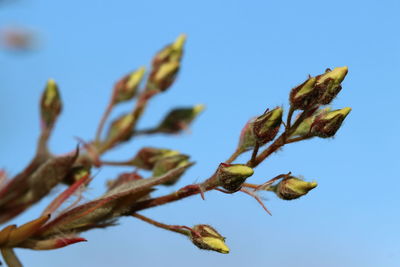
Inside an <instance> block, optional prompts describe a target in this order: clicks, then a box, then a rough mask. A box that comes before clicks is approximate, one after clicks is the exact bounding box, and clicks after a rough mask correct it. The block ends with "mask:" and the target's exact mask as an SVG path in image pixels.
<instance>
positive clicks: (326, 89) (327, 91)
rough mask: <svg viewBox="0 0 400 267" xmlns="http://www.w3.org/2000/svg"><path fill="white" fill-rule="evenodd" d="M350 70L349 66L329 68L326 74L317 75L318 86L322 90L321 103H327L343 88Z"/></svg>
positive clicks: (319, 101)
mask: <svg viewBox="0 0 400 267" xmlns="http://www.w3.org/2000/svg"><path fill="white" fill-rule="evenodd" d="M347 72H348V68H347V66H345V67H338V68H334V69H333V70H329V69H328V70H327V72H326V73H325V74H322V75H319V76H318V77H317V82H316V84H315V86H316V88H318V89H319V90H321V96H320V99H319V100H318V103H319V104H322V105H327V104H329V103H331V102H332V100H333V99H334V98H335V97H336V96H337V94H338V93H339V92H340V90H341V89H342V86H341V83H342V81H343V80H344V78H345V77H346V75H347Z"/></svg>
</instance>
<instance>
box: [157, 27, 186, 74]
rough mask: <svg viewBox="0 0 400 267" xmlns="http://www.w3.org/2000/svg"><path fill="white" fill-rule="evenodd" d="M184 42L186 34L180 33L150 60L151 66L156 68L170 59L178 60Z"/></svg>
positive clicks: (180, 56) (181, 53)
mask: <svg viewBox="0 0 400 267" xmlns="http://www.w3.org/2000/svg"><path fill="white" fill-rule="evenodd" d="M185 42H186V35H185V34H181V35H179V36H178V38H177V39H176V40H175V42H174V43H172V44H169V45H167V46H166V47H164V48H163V49H162V50H161V51H159V52H158V53H157V54H156V55H155V57H154V59H153V62H152V65H153V68H158V67H159V66H160V65H162V64H163V63H166V62H170V61H180V60H181V58H182V55H183V48H184V45H185Z"/></svg>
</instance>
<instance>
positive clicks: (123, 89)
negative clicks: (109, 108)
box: [113, 67, 145, 104]
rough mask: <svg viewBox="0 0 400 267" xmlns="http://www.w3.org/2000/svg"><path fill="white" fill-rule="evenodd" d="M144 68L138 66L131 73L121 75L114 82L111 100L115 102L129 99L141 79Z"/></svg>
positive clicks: (134, 93) (134, 92)
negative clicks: (120, 77) (119, 78)
mask: <svg viewBox="0 0 400 267" xmlns="http://www.w3.org/2000/svg"><path fill="white" fill-rule="evenodd" d="M144 73H145V68H144V67H140V68H139V69H137V70H135V71H133V72H132V73H130V74H128V75H126V76H125V77H123V78H122V79H121V80H120V81H118V82H117V83H116V84H115V87H114V96H113V98H114V99H113V102H114V103H115V104H117V103H120V102H124V101H129V100H131V99H132V98H133V97H134V96H135V95H136V92H137V89H138V87H139V85H140V83H141V81H142V79H143V76H144Z"/></svg>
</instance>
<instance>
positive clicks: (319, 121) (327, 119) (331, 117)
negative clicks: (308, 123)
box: [311, 107, 351, 138]
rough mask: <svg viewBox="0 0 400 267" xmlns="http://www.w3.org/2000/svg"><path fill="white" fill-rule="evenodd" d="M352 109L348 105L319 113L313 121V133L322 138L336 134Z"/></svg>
mask: <svg viewBox="0 0 400 267" xmlns="http://www.w3.org/2000/svg"><path fill="white" fill-rule="evenodd" d="M350 111H351V108H349V107H347V108H343V109H338V110H334V111H330V112H327V113H323V114H321V115H319V116H318V117H316V118H315V120H314V122H313V125H312V128H311V133H312V134H313V135H315V136H319V137H322V138H328V137H332V136H334V135H335V134H336V132H337V131H338V130H339V128H340V126H341V125H342V123H343V121H344V119H345V118H346V116H347V115H348V114H349V113H350Z"/></svg>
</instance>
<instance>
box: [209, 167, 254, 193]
mask: <svg viewBox="0 0 400 267" xmlns="http://www.w3.org/2000/svg"><path fill="white" fill-rule="evenodd" d="M253 173H254V170H253V169H252V168H250V167H248V166H246V165H244V164H226V163H221V164H220V165H219V167H218V170H217V181H218V183H219V186H221V187H223V188H224V189H226V190H228V191H229V192H236V191H238V190H240V188H241V187H242V184H243V183H244V182H245V181H246V179H247V178H248V177H250V176H252V175H253Z"/></svg>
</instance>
